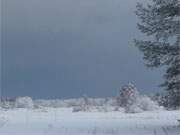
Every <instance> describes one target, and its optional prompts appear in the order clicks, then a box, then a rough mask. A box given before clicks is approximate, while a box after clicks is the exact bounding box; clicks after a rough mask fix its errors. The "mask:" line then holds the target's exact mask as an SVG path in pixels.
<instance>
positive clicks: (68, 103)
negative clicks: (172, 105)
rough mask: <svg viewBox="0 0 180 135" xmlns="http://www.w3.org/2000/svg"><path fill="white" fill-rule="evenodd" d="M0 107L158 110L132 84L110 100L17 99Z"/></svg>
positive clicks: (149, 99) (127, 110)
mask: <svg viewBox="0 0 180 135" xmlns="http://www.w3.org/2000/svg"><path fill="white" fill-rule="evenodd" d="M1 107H3V108H6V109H9V108H31V109H32V108H34V109H37V108H48V107H52V108H60V107H71V108H73V110H72V111H73V112H79V111H88V112H89V111H98V112H99V111H103V112H108V111H124V112H127V113H137V112H142V111H151V110H157V109H160V107H159V105H158V103H157V102H155V101H153V100H152V99H151V98H150V97H148V96H145V95H141V94H139V92H138V90H137V89H136V87H135V86H134V85H132V84H128V85H125V86H123V87H122V88H121V89H120V92H119V95H117V96H116V97H112V98H88V97H87V96H83V97H82V98H77V99H66V100H60V99H56V100H32V98H30V97H19V98H16V99H15V100H5V101H3V102H2V103H1Z"/></svg>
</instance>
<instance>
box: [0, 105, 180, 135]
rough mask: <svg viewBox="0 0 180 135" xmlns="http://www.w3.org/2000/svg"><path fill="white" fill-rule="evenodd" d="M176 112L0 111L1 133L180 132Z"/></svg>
mask: <svg viewBox="0 0 180 135" xmlns="http://www.w3.org/2000/svg"><path fill="white" fill-rule="evenodd" d="M178 119H180V112H179V111H162V110H161V111H148V112H142V113H134V114H127V113H123V112H72V108H46V109H22V108H19V109H13V110H2V109H1V110H0V135H180V127H179V126H178V121H177V120H178Z"/></svg>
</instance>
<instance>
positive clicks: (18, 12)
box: [3, 0, 161, 98]
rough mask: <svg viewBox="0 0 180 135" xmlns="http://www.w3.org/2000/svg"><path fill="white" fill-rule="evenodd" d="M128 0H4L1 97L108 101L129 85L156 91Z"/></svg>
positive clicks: (155, 80) (154, 75)
mask: <svg viewBox="0 0 180 135" xmlns="http://www.w3.org/2000/svg"><path fill="white" fill-rule="evenodd" d="M136 2H137V1H132V0H128V1H127V0H112V1H110V0H53V1H49V0H14V1H6V2H5V1H4V16H3V17H4V18H3V22H4V25H3V29H4V31H3V41H4V42H3V53H4V54H3V56H4V63H3V65H4V67H5V70H4V72H3V74H4V75H3V77H4V81H3V82H4V91H3V93H4V94H5V95H10V96H18V95H30V96H33V97H46V98H48V97H49V98H53V97H77V96H81V95H83V94H84V93H87V94H88V95H90V96H111V95H113V94H116V92H117V89H118V88H119V87H120V86H121V85H123V84H124V83H127V82H129V81H132V82H135V83H136V84H137V86H138V87H139V88H141V89H142V90H146V91H145V92H147V90H154V89H157V87H156V86H157V84H159V82H160V77H161V76H160V71H159V70H158V71H150V70H147V69H146V68H145V67H144V65H143V61H142V55H141V54H140V53H139V52H138V50H137V49H136V48H135V47H134V46H133V38H135V37H137V38H140V37H142V35H141V34H140V33H139V32H138V30H137V29H136V22H137V18H136V17H135V14H134V10H135V4H136Z"/></svg>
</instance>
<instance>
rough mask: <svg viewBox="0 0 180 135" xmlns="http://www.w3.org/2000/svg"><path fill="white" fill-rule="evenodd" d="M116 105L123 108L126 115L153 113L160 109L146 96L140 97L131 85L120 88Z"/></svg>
mask: <svg viewBox="0 0 180 135" xmlns="http://www.w3.org/2000/svg"><path fill="white" fill-rule="evenodd" d="M117 105H118V106H120V107H123V108H124V109H125V111H126V112H127V113H138V112H142V111H153V110H157V109H160V107H159V105H158V103H156V102H155V101H153V100H151V99H150V98H149V97H148V96H142V95H140V94H139V92H138V90H137V89H136V87H135V86H134V85H133V84H128V85H125V86H123V87H122V89H121V90H120V94H119V96H118V97H117Z"/></svg>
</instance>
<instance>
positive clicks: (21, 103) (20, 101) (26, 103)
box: [15, 97, 34, 108]
mask: <svg viewBox="0 0 180 135" xmlns="http://www.w3.org/2000/svg"><path fill="white" fill-rule="evenodd" d="M15 107H16V108H33V107H34V104H33V100H32V98H31V97H19V98H17V99H16V101H15Z"/></svg>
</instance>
